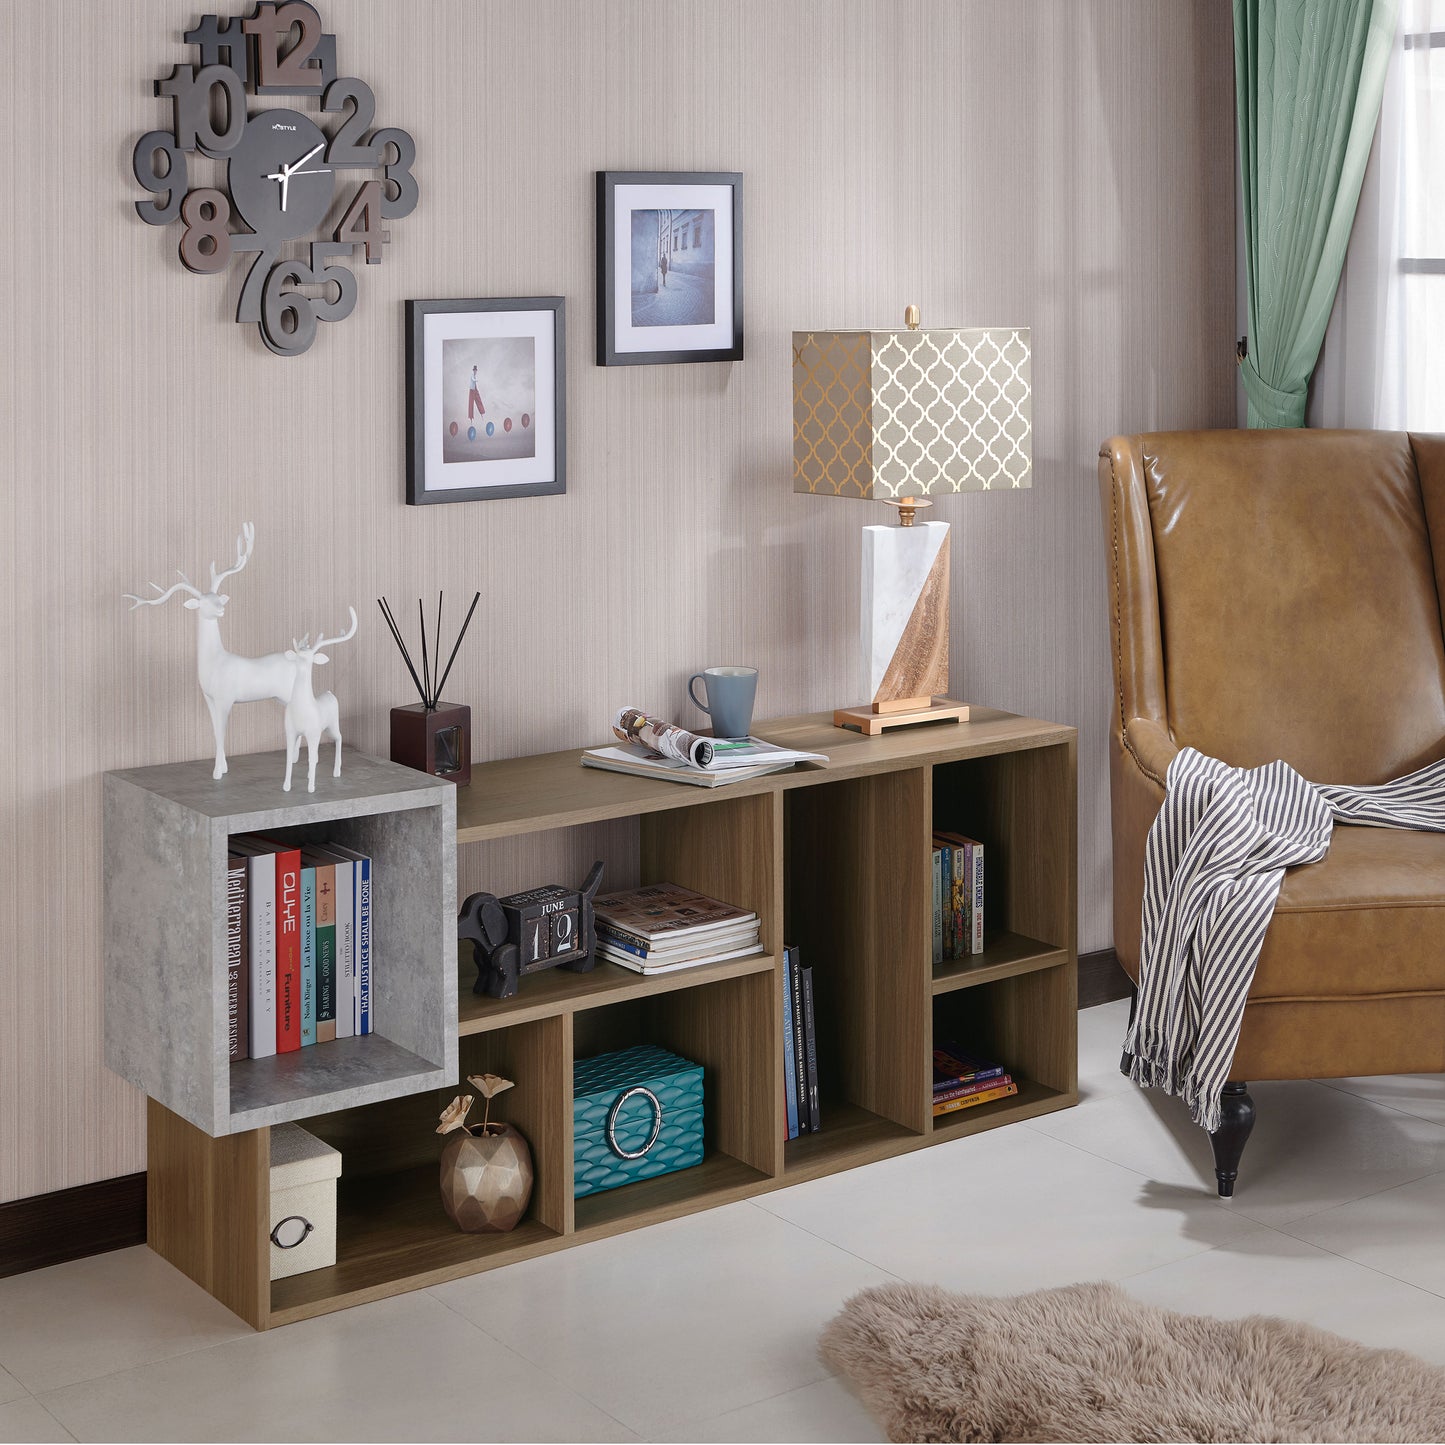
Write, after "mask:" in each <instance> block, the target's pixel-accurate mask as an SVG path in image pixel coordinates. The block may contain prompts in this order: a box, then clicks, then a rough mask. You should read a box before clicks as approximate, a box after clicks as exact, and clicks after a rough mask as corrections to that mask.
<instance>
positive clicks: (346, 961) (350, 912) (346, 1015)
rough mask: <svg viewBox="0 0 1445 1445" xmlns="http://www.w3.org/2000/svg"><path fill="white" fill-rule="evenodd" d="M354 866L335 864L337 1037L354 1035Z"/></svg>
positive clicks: (342, 862)
mask: <svg viewBox="0 0 1445 1445" xmlns="http://www.w3.org/2000/svg"><path fill="white" fill-rule="evenodd" d="M354 879H355V865H354V864H352V863H348V862H346V861H345V860H342V859H338V860H337V863H336V1037H337V1038H338V1039H349V1038H351V1037H352V1036H353V1035H354V1034H355V1033H356V913H355V911H354V910H355V904H354V902H353V887H354Z"/></svg>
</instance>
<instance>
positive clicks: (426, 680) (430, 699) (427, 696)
mask: <svg viewBox="0 0 1445 1445" xmlns="http://www.w3.org/2000/svg"><path fill="white" fill-rule="evenodd" d="M444 595H445V594H444V593H442V592H438V593H437V625H436V646H435V649H433V648H431V647H429V646H428V645H427V635H426V608H425V605H424V603H423V602H422V600H421V598H417V603H416V611H417V618H418V620H419V621H420V623H421V674H420V676H418V675H417V670H416V664H415V663H414V662H413V661H412V657H411V652H410V650H409V649H408V647H407V645H406V641H405V639H404V638H403V637H402V635H401V628H400V627H399V626H398V625H397V621H396V614H395V613H394V612H393V611H392V608H391V604H390V603H389V602H388V601H387V600H386V598H385V597H378V598H377V599H376V602H377V606H378V607H380V608H381V615H382V616H383V617H384V618H385V619H386V625H387V626H388V627H389V628H390V629H391V635H392V639H393V640H394V641H395V643H396V646H397V651H399V652H400V653H401V657H402V661H403V662H405V663H406V670H407V671H408V672H409V673H410V674H411V680H412V684H413V685H414V686H415V688H416V690H417V695H418V696H419V697H420V698H421V701H422V706H423V707H425V708H426V710H427V711H428V712H435V711H436V708H437V704H438V702H440V700H441V695H442V689H443V688H444V687H445V686H446V684H447V678H448V677H450V676H451V671H452V664H453V663H454V662H455V661H456V660H457V653H458V651H460V649H461V645H462V638H464V637H465V636H466V635H467V629H468V628H469V627H470V626H471V625H472V614H473V613H474V612H475V611H476V610H477V603H478V602H480V601H481V599H482V594H481V593H480V592H477V593H474V594H473V596H472V605H471V606H470V607H469V608H468V609H467V616H466V621H464V622H463V623H462V630H461V631H460V632H459V633H457V640H456V642H455V643H454V644H453V645H452V651H451V656H450V657H449V658H448V659H447V665H446V669H445V671H442V670H441V658H442V598H443V596H444ZM433 652H434V653H435V659H436V664H437V666H436V669H435V670H433V667H432V657H433ZM438 674H440V676H438Z"/></svg>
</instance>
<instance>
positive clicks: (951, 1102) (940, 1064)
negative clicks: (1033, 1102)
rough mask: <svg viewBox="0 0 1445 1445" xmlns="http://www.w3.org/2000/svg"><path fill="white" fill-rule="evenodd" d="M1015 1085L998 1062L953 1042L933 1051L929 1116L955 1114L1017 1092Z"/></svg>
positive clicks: (1005, 1097)
mask: <svg viewBox="0 0 1445 1445" xmlns="http://www.w3.org/2000/svg"><path fill="white" fill-rule="evenodd" d="M1018 1091H1019V1086H1018V1085H1017V1084H1016V1083H1014V1081H1013V1079H1012V1078H1011V1077H1010V1075H1008V1074H1007V1073H1005V1072H1004V1069H1003V1065H1002V1064H995V1063H993V1062H992V1061H991V1060H989V1059H981V1058H978V1057H977V1056H976V1055H974V1054H971V1053H969V1052H968V1050H966V1049H963V1048H960V1047H959V1046H958V1045H957V1044H954V1043H947V1044H944V1045H943V1047H942V1048H936V1049H934V1051H933V1117H934V1118H935V1119H936V1118H938V1117H939V1116H940V1115H942V1114H956V1113H957V1112H958V1111H959V1110H960V1109H971V1108H973V1107H974V1106H975V1105H976V1104H991V1103H992V1102H993V1101H994V1100H995V1099H1007V1098H1008V1097H1009V1096H1010V1095H1011V1094H1017V1093H1018Z"/></svg>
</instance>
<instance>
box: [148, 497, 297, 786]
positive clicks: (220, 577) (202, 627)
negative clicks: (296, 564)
mask: <svg viewBox="0 0 1445 1445" xmlns="http://www.w3.org/2000/svg"><path fill="white" fill-rule="evenodd" d="M255 543H256V529H255V527H253V526H252V525H251V523H250V522H246V523H245V524H244V525H243V526H242V528H241V536H240V537H239V538H238V539H237V541H236V563H235V566H233V567H228V568H227V569H226V570H225V571H224V572H217V571H216V564H215V563H214V562H212V563H211V589H210V591H209V592H202V591H201V589H200V588H199V587H193V586H192V585H191V582H190V580H189V579H188V578H187V577H186V574H185V573H184V572H182V573H181V574H180V577H181V580H180V581H179V582H177V583H176V584H175V586H173V587H171V588H169V589H167V590H165V591H162V590H161V586H160V584H159V583H158V582H152V583H151V584H150V585H151V586H152V587H153V588H155V590H156V591H157V592H159V593H160V596H159V597H136V596H134V595H133V594H132V593H129V592H127V593H126V594H125V596H126V600H127V601H128V602H129V603H130V605H131V610H132V611H134V610H135V609H136V608H137V607H140V606H146V607H159V606H160V605H161V603H163V602H167V601H169V600H170V598H172V597H174V596H175V594H176V593H177V592H188V593H189V594H190V596H188V597H187V598H186V604H185V605H186V607H187V608H188V609H189V610H190V611H192V612H194V613H195V614H196V676H197V677H198V678H199V679H200V684H201V691H202V692H203V693H204V694H205V697H206V706H207V707H208V708H209V709H210V712H211V727H212V729H213V730H214V731H215V734H216V766H215V770H214V771H213V772H212V774H211V776H212V777H213V778H219V777H221V776H223V775H224V773H225V771H226V723H227V722H228V721H229V720H230V716H231V709H232V708H233V707H234V706H235V705H236V704H237V703H238V702H260V701H261V700H262V699H264V698H268V697H271V698H275V699H276V701H277V702H280V703H284V702H286V700H287V699H288V698H289V697H290V696H291V683H292V665H291V664H290V663H289V662H288V661H287V660H286V657H285V655H284V654H282V653H279V652H269V653H267V654H266V656H265V657H241V656H239V655H238V654H237V653H234V652H227V651H226V649H225V647H224V646H223V645H222V642H221V618H222V617H223V616H225V612H226V604H227V603H228V602H229V601H230V600H231V599H230V598H229V597H228V596H227V595H226V594H225V593H224V592H222V591H220V590H219V588H220V586H221V583H222V582H224V581H225V580H226V578H227V577H234V576H235V575H236V573H237V572H239V571H240V570H241V569H242V568H243V567H244V566H245V565H246V563H247V562H249V561H250V560H251V549H252V548H253V547H254V546H255Z"/></svg>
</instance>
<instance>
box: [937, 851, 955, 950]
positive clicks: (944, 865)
mask: <svg viewBox="0 0 1445 1445" xmlns="http://www.w3.org/2000/svg"><path fill="white" fill-rule="evenodd" d="M938 854H939V869H940V876H939V891H940V902H939V908H940V913H941V916H940V918H939V932H940V934H941V935H942V937H941V939H940V944H941V947H940V951H939V957H940V959H947V958H952V957H953V849H952V848H949V847H947V846H946V845H943V844H940V845H939V849H938Z"/></svg>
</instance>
